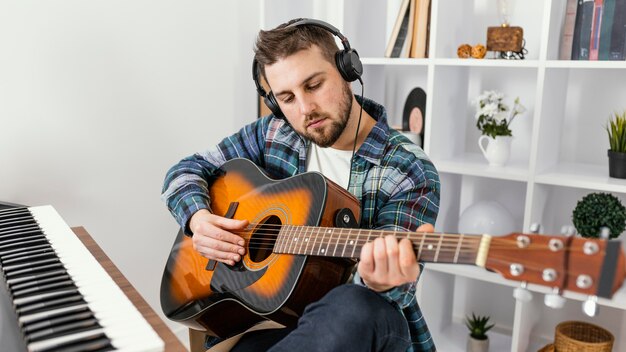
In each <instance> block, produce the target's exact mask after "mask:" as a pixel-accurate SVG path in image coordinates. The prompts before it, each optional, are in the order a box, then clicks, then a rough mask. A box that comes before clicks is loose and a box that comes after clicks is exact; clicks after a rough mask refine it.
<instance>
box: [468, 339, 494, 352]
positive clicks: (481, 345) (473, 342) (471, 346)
mask: <svg viewBox="0 0 626 352" xmlns="http://www.w3.org/2000/svg"><path fill="white" fill-rule="evenodd" d="M466 351H467V352H487V351H489V338H487V339H486V340H477V339H475V338H473V337H471V336H468V337H467V346H466Z"/></svg>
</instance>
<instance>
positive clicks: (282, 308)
mask: <svg viewBox="0 0 626 352" xmlns="http://www.w3.org/2000/svg"><path fill="white" fill-rule="evenodd" d="M221 171H222V172H221V174H220V175H219V176H218V177H217V178H216V179H215V181H214V182H213V184H212V185H211V187H210V196H211V208H212V211H213V213H215V214H218V215H221V216H229V217H232V218H235V219H246V220H249V222H250V224H251V225H250V226H249V227H248V229H246V231H244V232H243V233H240V235H241V236H242V237H243V238H244V239H245V241H246V245H245V247H246V254H245V255H244V256H243V258H242V260H241V262H239V263H238V264H236V265H235V266H232V267H231V266H228V265H224V264H222V263H217V265H215V266H214V267H211V265H209V260H208V259H206V258H204V257H202V256H201V255H200V254H199V253H198V252H196V251H195V250H194V248H193V243H192V240H191V238H189V237H187V236H184V235H183V234H182V231H180V232H179V234H178V236H177V237H176V240H175V242H174V245H173V247H172V250H171V253H170V256H169V258H168V260H167V265H166V268H165V272H164V273H163V278H162V281H161V306H162V308H163V312H164V313H165V315H166V316H167V317H168V318H169V319H172V320H174V321H178V322H181V323H183V324H185V325H187V326H189V327H191V328H193V329H197V330H201V331H206V332H207V333H208V334H210V335H213V336H218V337H221V338H227V337H230V336H233V335H236V334H238V333H241V332H243V331H245V330H247V329H248V328H250V327H251V326H253V325H255V324H256V323H258V322H261V321H263V320H272V321H275V322H278V323H281V324H284V325H288V326H293V325H295V324H296V322H297V319H298V317H299V316H300V315H301V314H302V312H303V310H304V308H305V307H306V305H307V304H309V303H311V302H314V301H316V300H319V299H320V298H321V297H322V296H324V295H325V294H326V293H327V292H328V291H329V290H331V289H332V288H334V287H335V286H338V285H340V284H342V283H345V282H346V281H347V279H348V277H349V276H350V274H351V272H352V269H353V267H354V264H355V262H354V261H353V260H347V259H342V258H331V257H318V256H304V255H291V254H277V253H274V252H273V251H272V250H273V244H274V242H275V241H276V237H277V235H278V231H279V229H280V226H281V225H286V224H289V225H309V226H324V227H336V224H335V216H336V213H337V212H338V211H339V210H342V209H350V210H351V212H352V213H353V214H354V215H355V216H357V217H358V216H359V215H360V207H359V202H358V201H357V200H356V199H355V198H354V197H353V196H352V195H350V194H349V193H348V192H346V191H345V190H343V189H342V188H340V187H339V186H337V185H335V184H334V183H332V182H329V181H327V180H326V179H325V178H324V177H323V176H322V175H321V174H318V173H304V174H300V175H296V176H293V177H290V178H287V179H284V180H280V181H277V180H273V179H270V178H268V177H267V176H266V175H265V174H264V173H263V172H262V171H261V170H260V169H259V168H258V167H257V166H256V165H254V164H253V163H252V162H250V161H248V160H246V159H234V160H231V161H228V162H227V163H226V164H224V165H223V166H222V168H221ZM356 221H357V223H358V222H359V219H358V218H357V219H356ZM268 229H269V230H268ZM214 263H215V262H213V264H214Z"/></svg>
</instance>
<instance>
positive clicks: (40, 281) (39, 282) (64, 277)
mask: <svg viewBox="0 0 626 352" xmlns="http://www.w3.org/2000/svg"><path fill="white" fill-rule="evenodd" d="M69 279H71V276H69V275H68V274H67V273H61V274H57V275H53V276H50V277H46V278H42V279H34V280H31V281H25V282H22V283H18V284H15V285H12V286H10V288H11V289H12V290H14V291H17V290H22V289H25V288H32V287H38V289H41V288H39V287H40V286H42V285H44V284H51V283H54V282H59V281H63V280H69Z"/></svg>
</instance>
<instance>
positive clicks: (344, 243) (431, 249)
mask: <svg viewBox="0 0 626 352" xmlns="http://www.w3.org/2000/svg"><path fill="white" fill-rule="evenodd" d="M387 235H393V236H395V237H396V238H398V239H402V238H407V239H409V240H410V241H411V243H412V244H413V249H414V250H415V253H416V255H417V257H418V259H419V260H420V261H423V262H434V263H457V264H476V263H477V256H478V255H479V253H480V249H481V243H483V246H484V243H485V241H483V237H484V236H476V235H463V234H444V233H428V232H405V231H389V230H369V229H350V228H334V227H314V226H294V225H283V226H282V228H281V230H280V232H279V234H278V238H277V240H276V244H275V245H274V252H275V253H284V254H303V255H315V256H326V257H341V258H358V257H359V255H360V254H361V248H362V247H363V245H365V244H366V243H368V242H371V241H373V240H374V239H376V238H377V237H384V236H387Z"/></svg>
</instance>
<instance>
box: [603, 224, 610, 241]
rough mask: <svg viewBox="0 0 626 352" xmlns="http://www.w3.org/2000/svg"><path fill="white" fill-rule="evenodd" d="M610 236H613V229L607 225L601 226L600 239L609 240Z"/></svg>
mask: <svg viewBox="0 0 626 352" xmlns="http://www.w3.org/2000/svg"><path fill="white" fill-rule="evenodd" d="M610 237H611V230H610V229H609V228H608V227H606V226H602V227H601V228H600V239H601V240H608V239H609V238H610Z"/></svg>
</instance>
